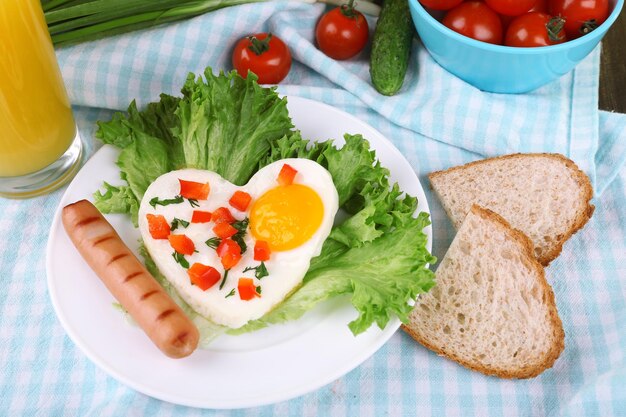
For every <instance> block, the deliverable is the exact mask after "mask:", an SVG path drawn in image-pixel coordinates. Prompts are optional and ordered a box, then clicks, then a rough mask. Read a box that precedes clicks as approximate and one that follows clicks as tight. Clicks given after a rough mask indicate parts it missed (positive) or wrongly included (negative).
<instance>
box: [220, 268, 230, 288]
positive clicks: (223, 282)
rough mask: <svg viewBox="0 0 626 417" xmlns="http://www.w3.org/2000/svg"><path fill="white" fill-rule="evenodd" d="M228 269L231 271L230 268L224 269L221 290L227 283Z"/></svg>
mask: <svg viewBox="0 0 626 417" xmlns="http://www.w3.org/2000/svg"><path fill="white" fill-rule="evenodd" d="M228 271H230V269H227V270H226V271H224V278H222V282H220V290H221V289H222V287H224V284H226V278H227V277H228Z"/></svg>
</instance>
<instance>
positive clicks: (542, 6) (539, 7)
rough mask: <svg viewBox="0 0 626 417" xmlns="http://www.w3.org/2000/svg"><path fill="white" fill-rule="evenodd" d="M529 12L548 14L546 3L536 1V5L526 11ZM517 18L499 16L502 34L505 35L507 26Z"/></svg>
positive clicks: (539, 0) (541, 0)
mask: <svg viewBox="0 0 626 417" xmlns="http://www.w3.org/2000/svg"><path fill="white" fill-rule="evenodd" d="M528 11H529V12H541V13H548V3H547V1H546V0H537V3H535V5H534V6H533V8H532V9H530V10H528ZM516 17H517V16H507V15H505V14H501V15H500V19H501V20H502V29H503V33H506V30H507V28H508V27H509V24H510V23H511V22H512V21H513V20H514V19H515V18H516Z"/></svg>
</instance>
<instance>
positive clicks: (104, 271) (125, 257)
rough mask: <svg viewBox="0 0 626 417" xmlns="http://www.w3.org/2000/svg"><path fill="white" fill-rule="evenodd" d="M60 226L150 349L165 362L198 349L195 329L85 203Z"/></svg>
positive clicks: (71, 209) (69, 209) (66, 213)
mask: <svg viewBox="0 0 626 417" xmlns="http://www.w3.org/2000/svg"><path fill="white" fill-rule="evenodd" d="M61 217H62V220H63V226H64V227H65V231H66V232H67V234H68V236H69V237H70V239H71V241H72V243H74V246H76V249H78V252H79V253H80V254H81V256H82V257H83V258H84V259H85V261H86V262H87V264H88V265H89V266H90V267H91V269H93V270H94V272H95V273H96V274H97V275H98V277H100V279H101V280H102V282H103V283H104V285H106V287H107V288H108V289H109V291H110V292H111V294H113V296H114V297H115V298H116V299H117V300H118V301H119V303H120V304H121V305H122V306H123V307H124V308H125V309H126V311H128V313H129V314H130V315H131V317H132V318H133V320H135V322H137V324H138V325H139V326H140V327H141V328H142V329H143V331H144V332H145V333H146V334H147V335H148V337H149V338H150V339H151V340H152V341H153V342H154V344H155V345H156V346H157V347H158V348H159V349H160V350H161V351H162V352H163V353H164V354H166V355H167V356H169V357H170V358H183V357H185V356H189V355H190V354H191V353H192V352H193V351H194V350H195V349H196V348H197V346H198V340H199V338H200V335H199V333H198V329H197V327H196V326H195V325H194V324H193V322H192V321H191V320H190V319H189V317H187V316H186V315H185V313H184V312H183V311H182V310H181V308H180V307H179V306H178V305H177V304H176V303H175V302H174V300H172V298H171V297H170V296H169V295H168V294H167V293H166V292H165V290H163V288H162V287H161V285H159V283H158V282H157V281H156V280H155V279H154V277H152V275H150V273H149V272H148V271H147V270H146V268H145V267H144V266H143V264H142V263H141V262H139V260H138V259H137V257H136V256H135V255H134V254H133V253H132V252H131V251H130V249H129V248H128V246H126V245H125V244H124V242H123V241H122V239H121V238H120V237H119V235H118V234H117V232H116V231H115V229H113V226H111V224H110V223H109V222H108V221H107V220H106V219H105V218H104V217H103V216H102V214H100V211H99V210H98V209H97V208H96V207H95V206H94V205H93V204H91V203H90V202H89V201H87V200H81V201H78V202H76V203H73V204H69V205H67V206H65V207H64V208H63V212H62V215H61Z"/></svg>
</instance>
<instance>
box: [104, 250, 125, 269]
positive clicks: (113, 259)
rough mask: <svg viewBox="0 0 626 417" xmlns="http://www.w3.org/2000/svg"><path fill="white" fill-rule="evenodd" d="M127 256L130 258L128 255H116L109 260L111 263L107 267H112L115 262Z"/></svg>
mask: <svg viewBox="0 0 626 417" xmlns="http://www.w3.org/2000/svg"><path fill="white" fill-rule="evenodd" d="M127 256H128V254H127V253H120V254H119V255H115V256H114V257H112V258H111V259H110V260H109V263H108V264H107V266H109V265H111V264H112V263H113V262H115V261H117V260H119V259H122V258H126V257H127Z"/></svg>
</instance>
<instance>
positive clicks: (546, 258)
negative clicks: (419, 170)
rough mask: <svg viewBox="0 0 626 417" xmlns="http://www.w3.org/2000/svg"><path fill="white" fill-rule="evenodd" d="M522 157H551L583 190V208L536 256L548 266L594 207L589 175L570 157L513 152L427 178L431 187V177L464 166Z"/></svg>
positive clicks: (590, 214) (556, 154) (557, 154)
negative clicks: (546, 250) (559, 235)
mask: <svg viewBox="0 0 626 417" xmlns="http://www.w3.org/2000/svg"><path fill="white" fill-rule="evenodd" d="M522 158H524V159H525V158H551V159H554V160H557V161H559V162H562V163H563V164H564V165H565V166H566V167H567V168H568V169H569V170H570V172H571V173H572V177H573V178H574V179H575V181H576V183H577V184H578V186H579V187H580V188H581V189H582V190H583V195H584V198H583V200H584V204H585V205H586V207H585V209H584V210H582V211H581V212H580V213H578V215H577V216H576V218H575V219H574V221H573V222H572V224H571V226H570V228H569V229H568V230H567V231H566V232H565V233H563V236H562V237H561V238H560V239H558V240H557V242H556V244H555V245H554V246H553V248H552V250H550V251H548V252H546V253H544V254H543V255H542V256H541V257H539V258H538V260H539V262H540V263H541V264H542V265H543V266H548V265H549V264H550V262H552V261H553V260H554V259H556V258H557V257H558V256H559V255H560V254H561V251H562V250H563V244H564V243H565V242H566V241H567V240H568V239H569V238H570V237H572V236H573V235H574V233H576V232H577V231H579V230H580V229H582V227H583V226H584V225H585V224H587V222H588V221H589V219H591V216H592V215H593V212H594V210H595V207H594V206H593V205H592V204H590V203H589V201H590V200H591V199H592V198H593V187H592V186H591V181H590V180H589V177H588V176H587V174H585V173H584V172H583V171H581V170H580V168H578V165H576V163H575V162H574V161H572V160H571V159H569V158H567V157H565V156H563V155H561V154H559V153H525V154H523V153H515V154H509V155H502V156H496V157H492V158H487V159H481V160H479V161H474V162H469V163H467V164H465V165H459V166H456V167H452V168H448V169H446V170H441V171H435V172H431V173H430V174H428V179H429V180H430V182H431V187H432V181H433V178H437V177H438V176H441V175H444V174H447V173H450V172H454V171H461V170H464V169H466V168H471V167H474V166H477V165H483V164H488V163H490V162H493V161H497V160H507V159H512V160H515V159H522ZM444 209H445V210H446V213H447V214H448V217H452V216H451V215H450V212H449V211H448V209H447V208H446V207H444Z"/></svg>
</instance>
